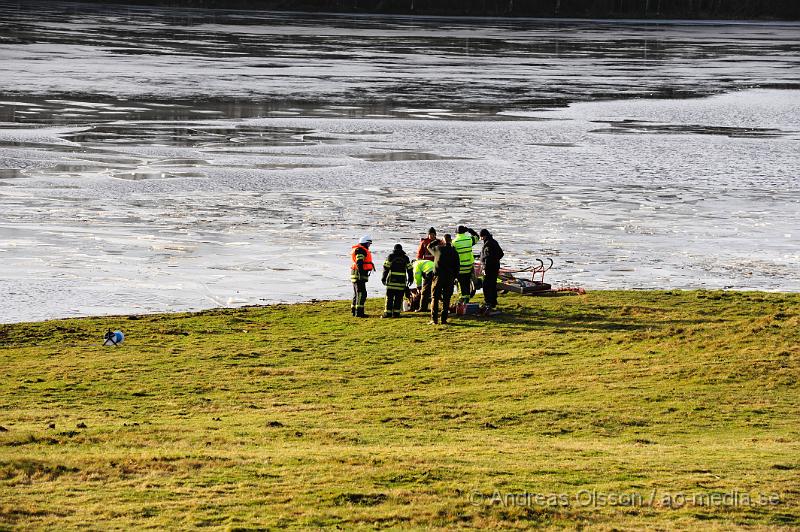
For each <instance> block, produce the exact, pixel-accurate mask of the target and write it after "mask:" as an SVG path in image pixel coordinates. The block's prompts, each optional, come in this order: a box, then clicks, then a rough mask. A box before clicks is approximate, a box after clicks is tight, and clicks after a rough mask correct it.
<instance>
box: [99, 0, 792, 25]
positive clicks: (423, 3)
mask: <svg viewBox="0 0 800 532" xmlns="http://www.w3.org/2000/svg"><path fill="white" fill-rule="evenodd" d="M84 1H85V0H84ZM95 2H96V3H103V4H113V3H126V4H148V5H168V6H182V7H206V8H221V9H271V10H287V11H329V12H348V13H350V12H363V13H397V14H417V15H456V16H511V17H589V18H617V17H619V18H706V19H707V18H710V19H783V20H798V19H800V0H127V1H125V0H120V2H107V1H105V2H104V1H100V0H95Z"/></svg>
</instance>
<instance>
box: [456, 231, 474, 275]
mask: <svg viewBox="0 0 800 532" xmlns="http://www.w3.org/2000/svg"><path fill="white" fill-rule="evenodd" d="M478 240H479V238H478V237H477V236H474V235H471V234H469V233H458V234H457V235H456V238H455V240H453V247H454V248H455V249H456V253H458V263H459V269H458V273H459V274H464V273H472V268H473V265H474V264H475V255H473V254H472V246H474V245H475V244H476V243H477V242H478Z"/></svg>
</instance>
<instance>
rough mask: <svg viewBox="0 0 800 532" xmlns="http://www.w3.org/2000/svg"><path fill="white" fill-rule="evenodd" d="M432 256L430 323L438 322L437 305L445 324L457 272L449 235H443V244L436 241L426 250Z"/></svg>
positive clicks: (456, 262)
mask: <svg viewBox="0 0 800 532" xmlns="http://www.w3.org/2000/svg"><path fill="white" fill-rule="evenodd" d="M428 249H429V251H430V252H431V255H433V305H432V306H431V321H430V323H432V324H436V323H438V322H439V317H440V314H439V305H441V320H442V324H443V325H444V324H445V323H447V314H448V313H449V312H450V298H451V297H453V285H454V283H455V282H456V277H457V276H458V270H459V260H458V253H457V252H456V250H455V248H454V247H453V242H452V238H451V236H450V235H444V243H443V244H442V243H441V242H440V241H436V242H433V243H431V245H430V247H429V248H428Z"/></svg>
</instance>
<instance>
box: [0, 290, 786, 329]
mask: <svg viewBox="0 0 800 532" xmlns="http://www.w3.org/2000/svg"><path fill="white" fill-rule="evenodd" d="M691 292H697V293H698V294H717V295H718V294H746V295H759V294H760V295H769V296H784V297H785V296H792V295H800V291H797V292H793V291H782V290H775V291H771V290H734V289H724V288H713V289H705V288H664V289H650V288H643V289H632V288H628V289H614V288H609V289H604V288H598V289H590V290H586V293H585V294H577V293H570V292H562V293H557V294H552V295H547V296H527V295H526V296H522V295H520V294H500V295H499V305H498V306H499V307H500V309H501V310H502V308H503V298H504V297H505V296H507V295H511V296H512V297H514V298H516V297H521V298H523V299H525V300H527V299H530V300H532V301H536V300H549V299H555V298H573V297H591V295H592V294H598V293H599V294H604V295H616V294H626V293H628V294H637V295H642V294H644V295H647V294H650V295H661V296H668V295H680V294H683V295H685V294H689V293H691ZM676 293H677V294H676ZM482 295H483V293H482V292H478V295H477V296H476V298H473V301H472V302H473V303H474V302H476V301H477V302H480V301H482V300H483V297H482ZM384 296H385V292H382V293H381V295H380V296H378V295H375V296H374V297H372V296H370V297H368V298H367V305H370V306H374V305H375V304H376V303H375V302H376V301H379V302H380V305H383V301H384ZM453 301H455V299H454V300H453ZM348 303H350V300H349V299H314V298H312V299H309V300H303V301H290V302H275V303H264V304H245V305H240V306H228V307H222V306H220V307H208V308H203V309H193V310H175V311H154V312H143V313H111V314H86V315H81V316H64V317H54V318H46V319H42V320H32V321H11V322H5V321H0V328H3V327H14V326H24V325H38V324H46V323H52V322H64V321H72V320H77V321H87V320H101V321H107V320H114V319H118V320H120V321H138V320H142V319H149V318H173V319H174V318H185V319H189V318H193V317H198V316H200V315H202V314H225V313H226V312H232V313H234V312H238V311H242V310H258V309H277V310H286V309H285V308H283V309H281V308H279V307H289V308H298V307H303V306H313V305H320V304H342V305H344V304H348ZM422 315H425V316H427V315H428V313H425V312H423V313H413V312H408V311H404V312H403V313H402V316H401V317H403V316H404V317H409V316H412V317H413V316H422ZM378 317H379V316H377V315H375V314H374V313H373V315H371V316H369V318H368V319H373V318H378ZM453 318H454V319H458V317H456V316H453ZM470 318H474V316H470Z"/></svg>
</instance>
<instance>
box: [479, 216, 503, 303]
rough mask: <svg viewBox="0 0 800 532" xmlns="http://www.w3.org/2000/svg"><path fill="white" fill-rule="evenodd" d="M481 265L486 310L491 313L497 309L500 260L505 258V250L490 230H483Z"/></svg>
mask: <svg viewBox="0 0 800 532" xmlns="http://www.w3.org/2000/svg"><path fill="white" fill-rule="evenodd" d="M480 237H481V240H483V248H482V249H481V264H483V298H484V300H485V301H486V310H487V311H488V312H491V311H493V310H495V308H496V307H497V275H498V274H499V273H500V259H502V258H503V249H502V248H501V247H500V244H498V243H497V240H495V239H494V237H492V233H490V232H489V230H488V229H481V232H480Z"/></svg>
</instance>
